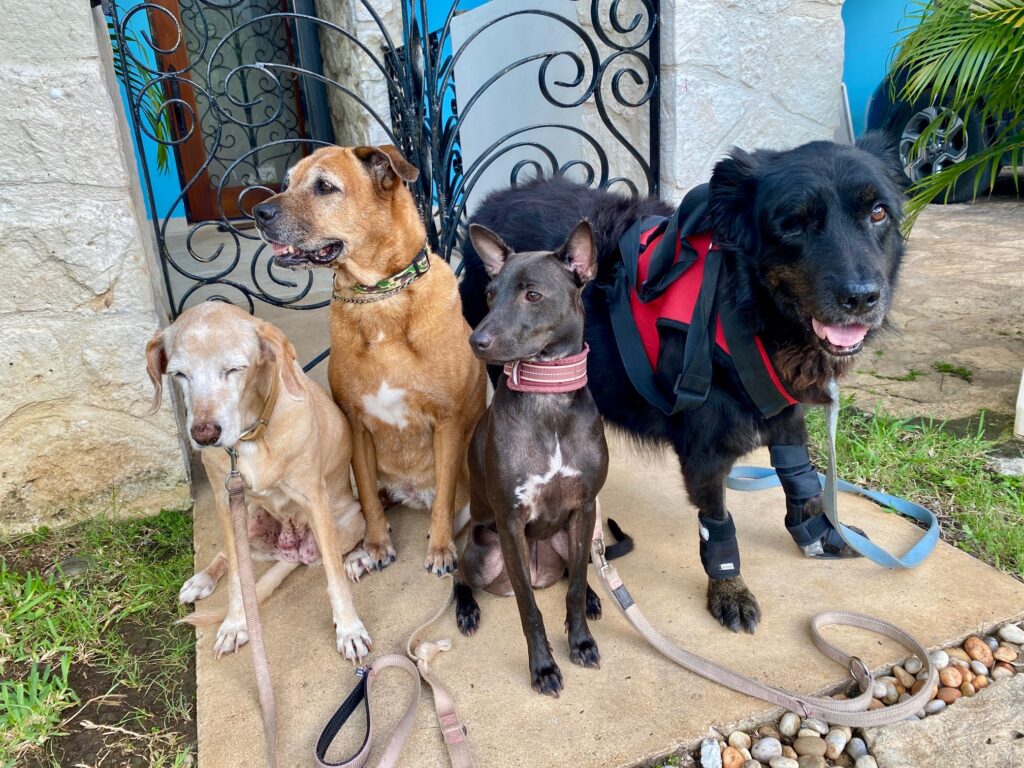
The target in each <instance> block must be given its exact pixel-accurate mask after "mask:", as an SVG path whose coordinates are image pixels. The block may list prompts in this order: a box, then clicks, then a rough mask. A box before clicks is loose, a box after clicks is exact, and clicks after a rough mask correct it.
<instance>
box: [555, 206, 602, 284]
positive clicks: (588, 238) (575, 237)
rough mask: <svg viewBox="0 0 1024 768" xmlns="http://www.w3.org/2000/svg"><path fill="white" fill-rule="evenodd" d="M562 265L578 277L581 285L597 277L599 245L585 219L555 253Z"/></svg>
mask: <svg viewBox="0 0 1024 768" xmlns="http://www.w3.org/2000/svg"><path fill="white" fill-rule="evenodd" d="M555 256H557V257H558V258H559V259H560V260H561V262H562V264H563V265H564V266H565V268H566V269H568V270H569V271H570V272H572V273H573V274H575V275H576V278H577V279H578V280H579V281H580V284H581V285H582V284H583V283H588V282H590V281H591V280H593V279H594V277H595V276H596V275H597V244H596V243H595V242H594V230H593V229H592V228H591V226H590V222H589V221H587V220H586V219H584V220H583V221H581V222H580V223H579V224H577V225H576V228H575V229H574V230H573V231H572V232H570V233H569V237H568V238H567V239H566V241H565V242H564V243H562V245H561V246H560V247H559V248H558V250H557V251H555Z"/></svg>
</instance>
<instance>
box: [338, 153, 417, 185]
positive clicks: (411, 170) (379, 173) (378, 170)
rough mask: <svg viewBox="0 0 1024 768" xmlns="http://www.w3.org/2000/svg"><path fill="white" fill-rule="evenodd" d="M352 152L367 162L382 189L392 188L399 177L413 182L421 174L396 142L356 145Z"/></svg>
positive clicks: (371, 173)
mask: <svg viewBox="0 0 1024 768" xmlns="http://www.w3.org/2000/svg"><path fill="white" fill-rule="evenodd" d="M352 152H353V153H354V154H355V156H356V157H358V158H359V159H360V160H362V161H363V163H365V164H366V167H367V169H368V170H369V171H370V175H371V176H372V177H373V179H374V181H376V182H377V185H378V186H379V187H380V188H381V189H384V190H389V189H392V188H393V187H394V186H395V184H396V183H398V180H399V179H401V180H402V181H409V182H412V181H416V179H418V178H419V176H420V172H419V171H418V170H417V169H416V166H414V165H413V164H412V163H410V162H409V161H408V160H406V159H405V157H404V156H403V155H402V153H401V152H399V151H398V148H397V147H396V146H395V145H394V144H381V145H380V146H379V147H355V148H354V149H353V150H352Z"/></svg>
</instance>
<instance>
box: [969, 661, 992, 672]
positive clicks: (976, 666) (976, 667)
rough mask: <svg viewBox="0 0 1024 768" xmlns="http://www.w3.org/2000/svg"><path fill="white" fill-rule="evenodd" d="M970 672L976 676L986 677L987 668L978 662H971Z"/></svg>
mask: <svg viewBox="0 0 1024 768" xmlns="http://www.w3.org/2000/svg"><path fill="white" fill-rule="evenodd" d="M971 672H973V673H974V674H976V675H987V674H988V667H987V666H986V665H984V664H982V663H981V662H980V661H972V662H971Z"/></svg>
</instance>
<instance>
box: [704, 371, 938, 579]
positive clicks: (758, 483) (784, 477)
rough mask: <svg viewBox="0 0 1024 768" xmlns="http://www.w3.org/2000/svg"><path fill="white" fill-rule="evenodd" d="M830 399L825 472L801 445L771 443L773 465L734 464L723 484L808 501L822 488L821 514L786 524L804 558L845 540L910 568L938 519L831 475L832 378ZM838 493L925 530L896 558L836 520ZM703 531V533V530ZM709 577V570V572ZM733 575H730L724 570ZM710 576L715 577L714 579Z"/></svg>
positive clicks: (883, 561) (884, 561) (933, 537)
mask: <svg viewBox="0 0 1024 768" xmlns="http://www.w3.org/2000/svg"><path fill="white" fill-rule="evenodd" d="M828 392H829V396H830V397H831V398H832V399H831V402H830V403H829V404H828V405H826V406H825V422H826V425H827V427H828V470H827V472H826V474H825V475H822V474H820V473H818V472H815V471H814V468H813V467H811V463H810V457H809V456H808V454H807V448H806V447H805V446H802V445H800V446H795V445H792V446H791V445H785V446H772V448H771V454H772V466H773V467H774V469H768V468H766V467H734V468H733V470H732V472H730V473H729V477H728V478H727V479H726V481H725V483H726V487H727V488H730V489H732V490H734V491H760V490H764V489H765V488H774V487H776V486H779V485H782V486H783V487H784V488H785V490H786V495H787V497H790V496H794V497H796V498H798V499H800V498H803V499H807V498H810V497H812V496H816V495H817V493H818V491H819V489H824V495H823V498H822V501H823V506H824V507H825V513H824V515H818V516H817V517H812V518H810V519H808V520H805V521H803V522H799V521H797V522H795V523H794V524H793V525H790V526H787V529H788V530H789V532H790V534H791V535H792V536H793V539H794V540H795V541H796V542H797V544H798V545H800V547H801V548H802V549H803V550H804V554H806V555H807V556H808V557H826V558H827V557H830V554H829V552H830V551H835V550H837V549H839V548H841V547H842V544H843V543H845V544H848V545H849V546H850V547H851V548H852V549H854V550H855V551H856V552H857V553H859V554H861V555H863V556H864V557H866V558H868V559H869V560H871V561H872V562H874V563H877V564H878V565H881V566H884V567H886V568H913V567H915V566H917V565H920V564H921V562H922V561H924V559H925V558H926V557H928V555H930V554H931V552H932V550H933V549H935V545H936V543H937V542H938V540H939V519H938V518H937V517H936V516H935V513H933V512H932V511H931V510H929V509H926V508H925V507H922V506H921V505H920V504H915V503H914V502H912V501H908V500H906V499H901V498H899V497H898V496H892V495H891V494H888V493H882V492H881V491H872V490H869V489H867V488H861V487H860V486H857V485H854V484H853V483H848V482H846V481H845V480H839V479H838V478H837V477H836V430H837V427H838V422H839V386H838V384H836V382H835V380H834V379H833V380H832V381H830V382H829V387H828ZM838 491H846V492H848V493H855V494H857V495H858V496H863V497H865V498H868V499H871V500H872V501H874V502H876V503H878V504H880V505H882V506H884V507H889V508H890V509H893V510H895V511H896V512H898V513H899V514H901V515H904V516H905V517H909V518H912V519H914V520H916V521H918V522H919V523H922V524H924V525H925V526H927V530H926V531H925V532H924V534H923V535H922V536H921V537H920V538H919V539H918V540H917V542H915V544H914V545H913V546H912V547H911V548H910V549H908V550H907V551H906V552H905V553H904V554H903V555H902V556H899V557H898V556H896V555H893V554H891V553H890V552H888V551H887V550H885V549H883V548H882V547H880V546H879V545H877V544H875V543H874V542H873V541H871V540H870V539H868V537H867V536H865V535H864V533H863V531H860V530H859V529H857V528H854V527H852V526H848V525H845V524H844V523H842V522H840V520H839V506H838V499H837V497H838ZM702 534H703V531H702ZM709 575H710V574H709ZM723 575H735V574H723ZM713 578H714V577H713Z"/></svg>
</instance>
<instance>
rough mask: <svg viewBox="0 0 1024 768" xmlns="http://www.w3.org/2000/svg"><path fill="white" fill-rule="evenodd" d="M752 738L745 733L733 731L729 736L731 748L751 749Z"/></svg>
mask: <svg viewBox="0 0 1024 768" xmlns="http://www.w3.org/2000/svg"><path fill="white" fill-rule="evenodd" d="M750 744H751V741H750V736H748V735H747V734H745V733H744V732H743V731H733V732H732V733H730V734H729V746H730V747H735V748H736V749H750Z"/></svg>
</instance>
